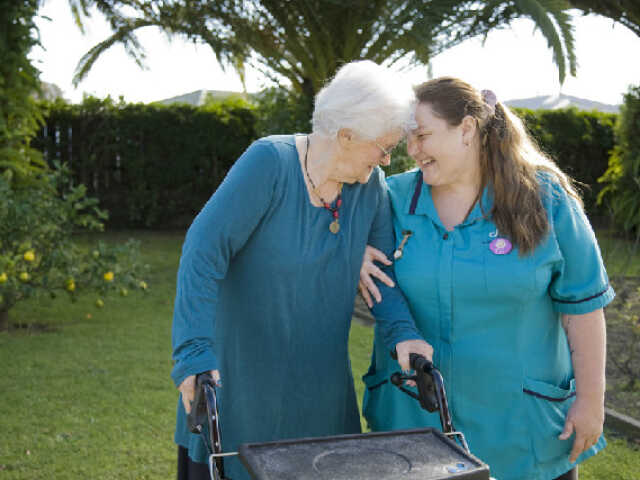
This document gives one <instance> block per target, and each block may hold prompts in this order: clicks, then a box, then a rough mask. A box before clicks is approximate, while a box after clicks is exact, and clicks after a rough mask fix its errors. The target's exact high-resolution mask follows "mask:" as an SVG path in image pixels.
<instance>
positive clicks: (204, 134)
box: [34, 97, 256, 228]
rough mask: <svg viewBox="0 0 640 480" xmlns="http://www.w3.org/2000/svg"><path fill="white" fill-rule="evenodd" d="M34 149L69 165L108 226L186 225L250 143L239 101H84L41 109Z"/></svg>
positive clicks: (251, 120) (249, 120) (250, 112)
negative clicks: (103, 212) (197, 103)
mask: <svg viewBox="0 0 640 480" xmlns="http://www.w3.org/2000/svg"><path fill="white" fill-rule="evenodd" d="M47 108H48V114H47V124H46V127H45V128H44V129H43V130H42V132H41V134H40V136H39V137H38V139H37V141H34V144H35V145H37V146H38V148H40V149H41V150H42V151H43V152H44V156H45V159H46V160H47V161H48V162H49V163H51V162H53V161H54V160H61V161H64V162H67V163H68V164H69V165H70V167H71V168H72V170H73V171H74V172H75V178H76V180H77V181H78V182H79V183H83V184H85V185H87V191H88V193H89V194H90V195H92V196H95V197H98V198H99V199H100V205H101V206H102V207H103V208H105V209H106V210H108V211H109V214H110V215H109V217H110V220H109V226H111V227H128V228H131V227H184V226H185V225H188V224H189V223H190V222H191V220H192V219H193V217H194V216H195V214H196V213H197V212H198V211H199V210H200V208H202V205H204V203H205V202H206V201H207V199H208V198H209V197H210V196H211V194H212V193H213V192H214V191H215V189H216V188H217V186H218V184H219V183H220V182H221V181H222V179H223V178H224V176H225V175H226V172H227V170H228V169H229V168H230V167H231V165H232V164H233V162H235V160H236V159H237V158H238V157H239V156H240V154H241V153H242V152H243V151H244V150H245V149H246V148H247V147H248V146H249V144H250V143H251V142H252V141H253V140H254V139H255V138H256V133H255V113H254V108H253V107H252V106H250V105H249V104H247V103H246V102H245V101H244V100H242V99H231V100H228V101H224V102H212V103H208V104H206V105H205V106H203V107H199V108H196V107H193V106H190V105H169V106H165V105H159V104H151V105H144V104H127V103H124V102H123V101H122V100H120V101H118V102H114V101H113V100H112V99H111V98H106V99H104V100H100V99H96V98H92V97H89V98H85V99H84V101H83V102H82V103H81V104H79V105H70V104H66V103H64V102H57V103H53V104H49V105H47Z"/></svg>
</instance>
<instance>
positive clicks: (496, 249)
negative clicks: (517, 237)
mask: <svg viewBox="0 0 640 480" xmlns="http://www.w3.org/2000/svg"><path fill="white" fill-rule="evenodd" d="M512 248H513V245H511V242H510V241H509V240H507V239H506V238H496V239H495V240H493V241H492V242H491V243H490V244H489V249H490V250H491V251H492V252H493V253H495V254H496V255H506V254H507V253H509V252H510V251H511V249H512Z"/></svg>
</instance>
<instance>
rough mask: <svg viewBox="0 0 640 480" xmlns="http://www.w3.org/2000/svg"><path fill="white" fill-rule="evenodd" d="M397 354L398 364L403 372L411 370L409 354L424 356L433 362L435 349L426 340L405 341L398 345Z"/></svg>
mask: <svg viewBox="0 0 640 480" xmlns="http://www.w3.org/2000/svg"><path fill="white" fill-rule="evenodd" d="M396 353H397V354H398V363H399V364H400V368H402V370H404V371H406V370H411V365H410V364H409V354H410V353H417V354H418V355H422V356H423V357H425V358H426V359H427V360H429V361H430V362H431V361H433V347H432V346H431V345H429V344H428V343H427V342H425V341H424V340H417V339H416V340H405V341H404V342H398V343H397V344H396Z"/></svg>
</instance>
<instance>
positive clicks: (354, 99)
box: [312, 60, 415, 140]
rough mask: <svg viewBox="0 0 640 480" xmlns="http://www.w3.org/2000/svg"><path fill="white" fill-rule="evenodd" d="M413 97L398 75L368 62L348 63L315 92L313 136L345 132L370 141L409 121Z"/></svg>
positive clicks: (401, 126)
mask: <svg viewBox="0 0 640 480" xmlns="http://www.w3.org/2000/svg"><path fill="white" fill-rule="evenodd" d="M414 106H415V94H414V92H413V89H412V88H411V85H409V84H408V83H407V82H406V81H405V80H404V79H403V78H402V77H401V76H400V75H399V74H394V73H393V72H391V71H390V70H389V69H387V68H385V67H382V66H380V65H378V64H376V63H374V62H372V61H370V60H360V61H355V62H350V63H347V64H345V65H343V66H342V67H340V69H339V70H338V71H337V72H336V75H335V77H333V80H331V81H330V82H329V83H328V84H327V85H325V86H324V88H322V90H320V92H318V94H317V95H316V98H315V107H314V110H313V120H312V122H313V133H316V134H319V135H322V136H324V137H329V138H335V136H336V135H337V133H338V130H340V129H342V128H348V129H351V130H353V131H354V132H355V133H356V134H357V135H359V136H361V137H363V138H365V139H367V140H373V139H375V138H378V137H381V136H383V135H384V134H386V133H388V132H391V131H393V130H397V129H403V130H406V129H407V128H409V127H410V125H411V123H412V121H413V110H414Z"/></svg>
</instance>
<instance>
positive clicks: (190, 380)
mask: <svg viewBox="0 0 640 480" xmlns="http://www.w3.org/2000/svg"><path fill="white" fill-rule="evenodd" d="M210 373H211V377H212V378H213V380H214V382H216V385H217V386H220V372H219V371H218V370H211V372H210ZM178 390H180V393H181V394H182V405H183V406H184V410H185V412H187V413H191V403H192V402H193V399H194V398H195V396H196V376H195V375H189V376H188V377H187V378H185V379H184V380H183V381H182V383H181V384H180V386H179V387H178Z"/></svg>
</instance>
